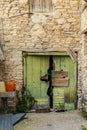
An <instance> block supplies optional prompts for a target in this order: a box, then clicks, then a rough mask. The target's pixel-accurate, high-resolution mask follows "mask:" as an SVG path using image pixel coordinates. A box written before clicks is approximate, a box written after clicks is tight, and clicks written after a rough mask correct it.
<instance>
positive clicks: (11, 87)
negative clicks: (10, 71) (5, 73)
mask: <svg viewBox="0 0 87 130" xmlns="http://www.w3.org/2000/svg"><path fill="white" fill-rule="evenodd" d="M5 87H6V92H12V91H15V82H14V81H7V82H5Z"/></svg>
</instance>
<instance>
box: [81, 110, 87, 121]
mask: <svg viewBox="0 0 87 130" xmlns="http://www.w3.org/2000/svg"><path fill="white" fill-rule="evenodd" d="M81 115H82V116H83V117H84V118H85V119H87V112H86V110H85V108H82V110H81Z"/></svg>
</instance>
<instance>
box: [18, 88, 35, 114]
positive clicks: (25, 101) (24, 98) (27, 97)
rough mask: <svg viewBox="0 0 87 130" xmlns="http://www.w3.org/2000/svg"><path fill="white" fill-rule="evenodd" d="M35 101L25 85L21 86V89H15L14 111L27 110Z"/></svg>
mask: <svg viewBox="0 0 87 130" xmlns="http://www.w3.org/2000/svg"><path fill="white" fill-rule="evenodd" d="M35 103H36V100H35V98H34V97H33V96H32V95H31V93H30V91H29V90H28V89H27V88H26V87H22V89H21V91H17V104H16V112H27V111H28V110H30V109H31V108H32V107H33V106H34V105H35Z"/></svg>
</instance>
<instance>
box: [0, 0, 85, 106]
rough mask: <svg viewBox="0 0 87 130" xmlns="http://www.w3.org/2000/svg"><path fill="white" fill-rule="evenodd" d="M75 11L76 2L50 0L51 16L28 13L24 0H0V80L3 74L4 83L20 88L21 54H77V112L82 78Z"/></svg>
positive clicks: (78, 29) (77, 17)
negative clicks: (0, 50)
mask: <svg viewBox="0 0 87 130" xmlns="http://www.w3.org/2000/svg"><path fill="white" fill-rule="evenodd" d="M79 8H80V1H78V0H53V11H52V12H49V13H39V12H38V13H34V12H33V13H30V10H29V1H28V0H1V1H0V17H1V18H2V20H3V28H4V42H5V47H4V53H5V58H6V60H5V62H4V63H5V64H4V66H3V67H1V68H0V73H1V75H0V79H1V80H2V79H3V78H2V75H3V74H2V72H3V73H4V80H11V79H12V80H14V81H15V82H16V88H17V89H19V88H20V87H21V86H22V84H23V66H22V52H23V51H28V52H32V51H33V52H36V51H37V52H39V51H41V52H45V51H66V52H68V51H67V50H72V51H73V52H76V51H77V52H78V58H77V61H78V97H79V98H78V107H79V108H80V107H81V99H82V98H81V94H82V82H81V78H82V74H81V52H80V50H81V42H80V39H81V37H80V33H81V32H80V12H79ZM2 69H3V71H2ZM1 71H2V72H1ZM83 73H84V72H83Z"/></svg>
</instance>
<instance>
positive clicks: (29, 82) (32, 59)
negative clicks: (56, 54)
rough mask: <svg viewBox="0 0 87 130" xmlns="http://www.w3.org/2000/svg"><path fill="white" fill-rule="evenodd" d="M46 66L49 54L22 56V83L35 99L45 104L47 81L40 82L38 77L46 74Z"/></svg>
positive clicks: (47, 65)
mask: <svg viewBox="0 0 87 130" xmlns="http://www.w3.org/2000/svg"><path fill="white" fill-rule="evenodd" d="M48 67H49V56H44V55H42V56H40V55H29V56H27V57H25V58H24V84H26V86H27V88H28V89H29V90H30V92H31V95H32V96H33V97H35V99H37V100H38V101H39V102H41V101H42V102H44V103H42V104H45V102H47V100H48V96H47V88H48V83H47V82H42V81H41V80H40V78H41V76H43V75H45V74H47V69H48ZM40 99H41V100H40Z"/></svg>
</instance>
